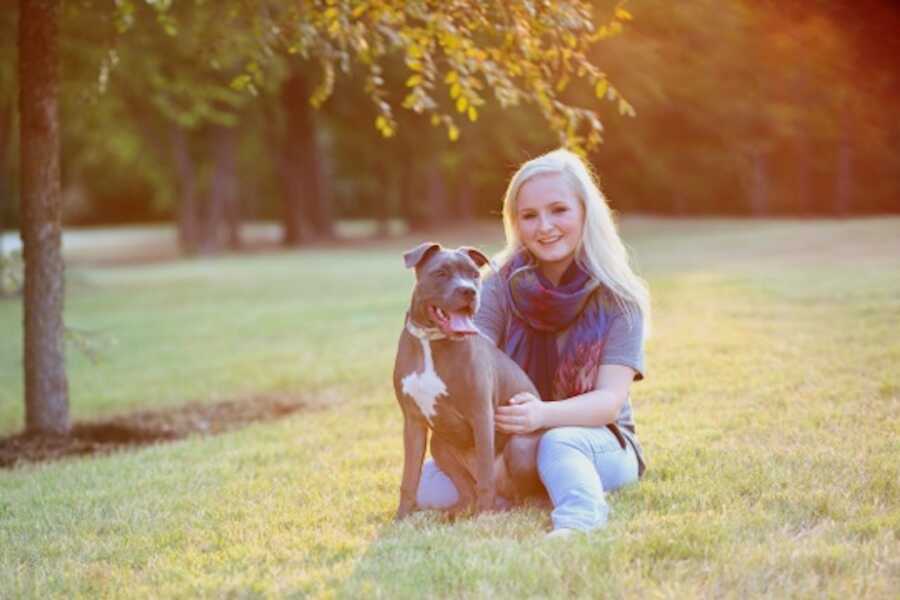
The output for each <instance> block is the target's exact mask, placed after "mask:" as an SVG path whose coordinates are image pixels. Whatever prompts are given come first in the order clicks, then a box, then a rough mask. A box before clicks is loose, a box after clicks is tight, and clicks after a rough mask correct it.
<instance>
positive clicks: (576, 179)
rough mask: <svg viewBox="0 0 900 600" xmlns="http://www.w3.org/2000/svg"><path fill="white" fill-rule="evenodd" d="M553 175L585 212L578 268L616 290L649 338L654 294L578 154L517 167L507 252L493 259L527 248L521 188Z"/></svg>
mask: <svg viewBox="0 0 900 600" xmlns="http://www.w3.org/2000/svg"><path fill="white" fill-rule="evenodd" d="M550 174H560V175H562V176H563V178H564V179H565V181H566V182H567V183H568V184H569V186H570V188H571V190H572V192H573V193H574V194H575V196H576V197H577V198H578V200H579V201H580V202H581V206H582V207H583V208H584V227H583V229H582V231H581V241H580V242H579V245H578V249H577V250H576V261H577V262H578V265H579V266H580V267H581V268H582V269H584V270H585V271H587V273H588V274H590V275H591V276H593V277H594V278H595V279H597V280H598V281H600V282H601V283H602V284H603V285H605V286H606V287H607V288H608V289H609V290H610V291H611V292H612V295H613V297H614V298H615V301H616V304H618V305H619V306H620V307H621V308H622V310H623V311H624V312H625V314H626V316H627V318H628V322H629V323H630V324H631V325H632V326H633V325H634V321H635V319H638V318H642V319H643V336H644V339H647V337H649V335H650V290H649V288H648V287H647V283H646V282H645V281H644V280H643V279H641V278H640V277H638V276H637V275H636V274H635V272H634V271H633V270H632V268H631V264H630V263H629V259H628V250H627V249H626V248H625V244H623V243H622V240H621V238H620V237H619V232H618V231H617V229H616V224H615V222H614V221H613V214H612V211H611V210H610V208H609V205H608V204H607V203H606V198H605V197H604V196H603V193H602V192H601V191H600V187H599V186H598V184H597V179H596V177H595V176H594V174H593V172H592V171H591V170H590V168H589V167H588V166H587V165H586V164H585V163H584V161H582V160H581V158H580V157H579V156H578V155H577V154H574V153H572V152H570V151H569V150H566V149H564V148H560V149H558V150H554V151H552V152H548V153H547V154H544V155H542V156H538V157H537V158H533V159H531V160H529V161H528V162H526V163H525V164H523V165H522V166H521V167H519V170H518V171H516V174H515V175H513V177H512V179H511V180H510V182H509V186H508V187H507V188H506V195H505V196H504V198H503V229H504V231H505V233H506V248H504V249H503V251H501V252H500V254H499V255H498V256H497V257H496V259H495V260H496V261H497V263H498V264H500V265H501V266H502V265H504V264H505V263H506V262H507V261H509V260H510V259H511V258H512V257H513V256H514V255H515V254H517V253H518V252H519V251H520V250H521V249H522V248H523V244H522V241H521V239H520V237H519V231H518V228H517V227H516V212H517V210H518V207H517V201H518V196H519V190H521V189H522V186H523V185H525V183H526V182H528V181H529V180H531V179H533V178H534V177H537V176H539V175H550Z"/></svg>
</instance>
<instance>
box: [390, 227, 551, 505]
mask: <svg viewBox="0 0 900 600" xmlns="http://www.w3.org/2000/svg"><path fill="white" fill-rule="evenodd" d="M403 258H404V260H405V262H406V267H407V268H415V270H416V285H415V288H414V289H413V294H412V303H411V306H410V308H409V312H408V313H407V315H406V323H405V326H404V328H403V331H402V333H401V334H400V343H399V347H398V349H397V359H396V362H395V364H394V391H395V393H396V395H397V400H398V401H399V402H400V407H401V408H402V410H403V417H404V422H403V450H404V456H403V482H402V484H401V486H400V506H399V507H398V508H397V515H396V517H397V518H398V519H402V518H403V517H405V516H407V515H408V514H409V513H411V512H412V511H413V510H414V508H415V506H416V491H417V490H418V487H419V478H420V475H421V471H422V461H423V459H424V457H425V442H426V438H427V432H428V430H429V429H431V432H432V435H431V455H432V457H433V458H434V460H435V461H436V462H437V465H438V467H440V469H441V471H443V472H444V473H446V474H447V475H448V476H449V477H450V479H451V480H452V481H453V484H454V485H455V486H456V489H457V490H458V491H459V501H458V502H457V504H456V505H455V506H453V507H452V508H451V509H450V511H449V512H450V513H451V515H457V514H460V513H463V512H468V511H470V510H471V509H472V508H473V507H474V508H475V509H476V510H477V511H478V512H481V511H486V510H492V509H493V508H494V502H495V499H496V494H497V492H498V491H499V492H500V493H502V494H503V495H504V496H506V497H507V498H511V497H512V496H513V495H514V492H515V491H514V489H513V488H512V484H511V483H510V481H509V478H508V476H507V475H506V473H505V469H504V468H503V459H502V455H501V453H502V451H503V448H504V446H505V445H506V442H507V440H508V437H509V436H508V435H506V434H503V433H501V432H496V431H495V429H494V409H495V408H496V407H497V406H498V405H500V404H504V405H505V404H507V403H508V402H509V399H510V398H511V397H512V396H514V395H515V394H518V393H520V392H531V393H532V394H534V395H535V396H537V395H538V393H537V390H536V389H535V387H534V384H533V383H532V382H531V380H530V379H529V378H528V376H527V375H526V374H525V372H524V371H523V370H522V369H521V368H520V367H519V365H517V364H516V363H515V362H514V361H513V360H512V359H511V358H509V357H508V356H507V355H506V354H504V353H503V352H502V351H501V350H500V349H498V348H497V347H496V346H495V345H494V343H493V342H491V341H490V340H489V339H488V338H486V337H485V336H483V335H481V334H480V333H479V331H478V329H477V328H476V327H475V323H474V321H473V320H472V319H473V317H474V316H475V312H476V311H477V309H478V302H479V292H480V289H481V279H480V273H479V270H478V268H479V267H481V266H484V265H486V264H489V260H488V258H487V257H486V256H485V255H484V254H483V253H482V252H481V251H479V250H477V249H475V248H467V247H463V248H458V249H456V250H450V249H445V248H442V247H441V246H440V244H435V243H432V242H426V243H424V244H421V245H419V246H417V247H416V248H413V249H412V250H410V251H409V252H407V253H406V254H404V256H403Z"/></svg>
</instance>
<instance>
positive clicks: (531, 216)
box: [522, 213, 534, 221]
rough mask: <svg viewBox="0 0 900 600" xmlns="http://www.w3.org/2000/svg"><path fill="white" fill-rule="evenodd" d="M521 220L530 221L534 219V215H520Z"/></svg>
mask: <svg viewBox="0 0 900 600" xmlns="http://www.w3.org/2000/svg"><path fill="white" fill-rule="evenodd" d="M522 218H523V219H524V220H526V221H530V220H531V219H533V218H534V214H532V213H528V214H527V215H522Z"/></svg>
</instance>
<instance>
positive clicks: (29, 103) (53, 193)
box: [19, 0, 69, 434]
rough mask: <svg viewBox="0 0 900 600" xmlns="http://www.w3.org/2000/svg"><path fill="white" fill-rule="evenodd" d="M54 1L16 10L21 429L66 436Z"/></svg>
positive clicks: (24, 1) (28, 0) (28, 2)
mask: <svg viewBox="0 0 900 600" xmlns="http://www.w3.org/2000/svg"><path fill="white" fill-rule="evenodd" d="M58 14H59V2H58V0H21V2H20V4H19V114H20V115H21V128H20V135H21V138H20V148H21V153H22V158H21V172H22V184H21V185H22V243H23V248H24V256H25V311H24V312H25V429H26V431H29V432H34V433H55V434H64V433H66V432H67V431H68V430H69V384H68V381H67V379H66V369H65V357H64V347H63V346H64V329H63V298H64V280H63V277H64V265H63V260H62V202H61V196H60V170H59V156H60V138H59V112H58V102H57V96H58V89H59V29H58V23H57V17H58Z"/></svg>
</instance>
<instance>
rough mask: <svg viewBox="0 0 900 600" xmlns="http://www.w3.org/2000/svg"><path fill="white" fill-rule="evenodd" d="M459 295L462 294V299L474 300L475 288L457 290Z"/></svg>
mask: <svg viewBox="0 0 900 600" xmlns="http://www.w3.org/2000/svg"><path fill="white" fill-rule="evenodd" d="M459 293H460V294H462V297H463V298H465V299H466V300H474V299H475V288H470V287H464V288H459Z"/></svg>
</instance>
